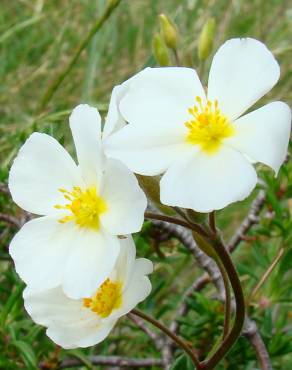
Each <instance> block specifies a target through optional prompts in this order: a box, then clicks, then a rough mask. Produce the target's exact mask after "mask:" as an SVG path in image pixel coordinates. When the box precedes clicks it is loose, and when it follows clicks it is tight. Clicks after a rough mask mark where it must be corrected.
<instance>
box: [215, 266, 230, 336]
mask: <svg viewBox="0 0 292 370" xmlns="http://www.w3.org/2000/svg"><path fill="white" fill-rule="evenodd" d="M216 262H217V266H218V268H219V270H220V272H221V275H222V280H223V283H224V289H225V313H224V330H223V339H224V338H226V336H227V334H228V333H229V328H230V317H231V294H230V286H229V281H228V276H227V273H226V271H225V268H224V266H223V264H222V263H221V261H220V260H219V259H217V260H216Z"/></svg>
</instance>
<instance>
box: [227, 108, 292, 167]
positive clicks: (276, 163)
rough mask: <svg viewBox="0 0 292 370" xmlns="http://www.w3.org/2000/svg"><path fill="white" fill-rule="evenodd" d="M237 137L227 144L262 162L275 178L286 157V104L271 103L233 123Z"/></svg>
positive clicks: (288, 121)
mask: <svg viewBox="0 0 292 370" xmlns="http://www.w3.org/2000/svg"><path fill="white" fill-rule="evenodd" d="M235 125H236V135H235V136H233V137H231V138H230V139H227V140H226V144H228V145H231V146H232V147H234V148H235V149H238V150H239V151H241V152H243V153H244V154H246V155H247V156H248V157H250V158H251V159H252V160H253V161H255V162H262V163H264V164H266V165H268V166H270V167H271V168H273V170H274V171H275V173H276V174H277V173H278V171H279V168H280V166H281V164H282V163H283V162H284V160H285V157H286V155H287V149H288V143H289V137H290V131H291V110H290V108H289V107H288V105H287V104H285V103H282V102H273V103H270V104H267V105H265V106H264V107H262V108H260V109H257V110H255V111H254V112H251V113H248V114H246V115H244V116H243V117H241V118H239V119H238V120H237V121H235Z"/></svg>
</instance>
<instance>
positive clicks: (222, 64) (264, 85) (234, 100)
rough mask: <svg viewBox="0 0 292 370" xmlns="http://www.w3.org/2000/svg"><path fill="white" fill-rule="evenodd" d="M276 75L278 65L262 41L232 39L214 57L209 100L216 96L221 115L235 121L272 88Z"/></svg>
mask: <svg viewBox="0 0 292 370" xmlns="http://www.w3.org/2000/svg"><path fill="white" fill-rule="evenodd" d="M279 76H280V68H279V65H278V63H277V61H276V60H275V58H274V56H273V55H272V53H271V52H270V51H269V50H268V49H267V47H266V46H265V45H264V44H263V43H261V42H260V41H257V40H255V39H250V38H244V39H231V40H228V41H226V42H225V44H223V45H222V46H221V47H220V48H219V50H218V51H217V53H216V54H215V56H214V59H213V62H212V65H211V70H210V74H209V82H208V99H210V100H212V101H214V100H215V99H217V100H218V102H219V107H220V109H221V110H222V111H223V112H224V114H226V115H227V116H228V117H229V118H230V119H231V120H234V119H236V118H238V117H239V116H240V115H241V114H242V113H244V112H245V111H246V110H247V109H248V108H249V107H251V106H252V105H253V104H254V103H255V102H256V101H257V100H258V99H260V98H261V97H262V96H263V95H265V94H266V93H267V92H268V91H269V90H271V88H272V87H273V86H274V85H275V84H276V83H277V81H278V79H279Z"/></svg>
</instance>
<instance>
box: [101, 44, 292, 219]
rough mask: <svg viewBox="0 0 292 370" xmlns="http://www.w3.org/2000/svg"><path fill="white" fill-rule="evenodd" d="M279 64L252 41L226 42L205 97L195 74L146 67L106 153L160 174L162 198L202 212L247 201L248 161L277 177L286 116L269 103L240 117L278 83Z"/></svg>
mask: <svg viewBox="0 0 292 370" xmlns="http://www.w3.org/2000/svg"><path fill="white" fill-rule="evenodd" d="M279 74H280V70H279V66H278V63H277V62H276V60H275V59H274V57H273V55H272V54H271V52H270V51H269V50H268V49H267V48H266V46H265V45H264V44H262V43H261V42H259V41H257V40H254V39H249V38H248V39H232V40H229V41H227V42H226V43H225V44H224V45H223V46H221V47H220V49H219V50H218V51H217V53H216V54H215V56H214V59H213V62H212V65H211V70H210V75H209V81H208V92H207V96H206V94H205V92H204V89H203V87H202V84H201V82H200V81H199V78H198V76H197V74H196V72H195V70H193V69H189V68H177V67H176V68H147V69H145V70H144V71H143V72H141V73H140V74H139V75H138V76H137V77H136V78H135V79H134V80H132V81H131V83H130V84H129V86H127V91H126V92H125V93H124V96H123V97H122V98H121V99H120V104H119V106H118V110H119V112H120V113H121V114H122V116H123V118H124V119H125V120H126V121H127V122H129V124H128V125H127V126H126V127H123V128H122V129H120V130H119V131H117V132H115V133H113V134H112V135H110V136H109V137H108V138H107V140H106V141H105V148H106V153H107V154H108V155H109V156H111V157H113V158H118V159H120V160H121V161H123V162H124V163H125V164H126V165H127V166H128V167H129V168H130V169H131V170H133V171H134V172H136V173H139V174H142V175H148V176H153V175H159V174H164V175H163V176H162V179H161V182H160V191H161V201H162V203H164V204H167V205H172V206H180V207H185V208H192V209H195V210H197V211H200V212H209V211H212V210H215V209H221V208H223V207H225V206H226V205H228V204H230V203H232V202H235V201H238V200H242V199H244V198H246V197H247V196H248V195H249V194H250V192H251V191H252V189H253V188H254V187H255V185H256V183H257V175H256V172H255V170H254V168H253V166H252V163H256V162H261V163H264V164H266V165H268V166H270V167H271V168H272V169H274V171H275V173H276V174H277V172H278V170H279V168H280V166H281V164H282V163H283V161H284V159H285V155H286V153H287V146H288V141H289V135H290V128H291V111H290V109H289V107H288V106H287V105H286V104H284V103H282V102H279V101H278V102H273V103H270V104H267V105H265V106H263V107H262V108H260V109H257V110H255V111H253V112H251V113H247V114H245V115H242V114H243V113H244V112H246V110H247V109H248V108H250V107H251V106H252V105H253V104H254V103H255V102H256V101H257V100H258V99H260V98H261V97H262V96H263V95H265V94H266V93H267V92H268V91H269V90H270V89H271V88H272V87H273V86H274V85H275V83H276V82H277V81H278V78H279Z"/></svg>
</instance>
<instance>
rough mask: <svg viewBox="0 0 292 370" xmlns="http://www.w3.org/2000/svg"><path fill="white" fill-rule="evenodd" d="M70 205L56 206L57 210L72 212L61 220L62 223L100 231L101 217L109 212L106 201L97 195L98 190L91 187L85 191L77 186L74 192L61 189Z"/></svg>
mask: <svg viewBox="0 0 292 370" xmlns="http://www.w3.org/2000/svg"><path fill="white" fill-rule="evenodd" d="M59 191H60V192H61V193H62V194H63V196H64V198H65V199H66V200H68V201H69V203H68V204H66V205H64V206H62V205H59V204H57V205H55V208H57V209H66V210H68V211H70V212H71V214H70V215H68V216H65V217H63V218H61V219H60V220H59V222H60V223H65V222H69V221H75V223H76V224H77V225H79V226H80V227H87V228H90V229H95V230H98V229H99V226H100V221H99V216H100V215H101V213H103V212H105V211H106V210H107V205H106V203H105V201H104V200H103V199H102V198H101V197H99V196H98V195H97V192H96V188H95V187H91V188H88V189H86V190H84V191H82V190H81V189H80V187H78V186H75V187H74V188H73V190H72V191H68V190H65V189H59Z"/></svg>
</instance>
